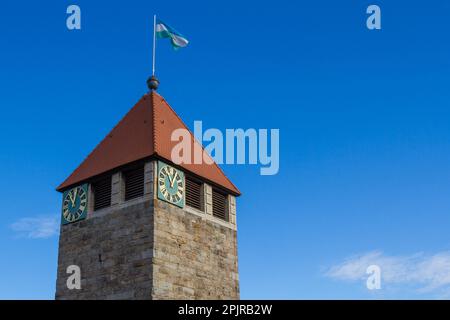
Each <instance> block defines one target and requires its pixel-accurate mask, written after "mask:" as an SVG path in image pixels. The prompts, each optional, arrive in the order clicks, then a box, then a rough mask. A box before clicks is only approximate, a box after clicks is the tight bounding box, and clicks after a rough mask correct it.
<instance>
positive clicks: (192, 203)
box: [186, 177, 203, 211]
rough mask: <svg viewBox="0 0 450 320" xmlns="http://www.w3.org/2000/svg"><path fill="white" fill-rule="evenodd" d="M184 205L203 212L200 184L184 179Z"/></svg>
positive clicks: (187, 178) (190, 179)
mask: <svg viewBox="0 0 450 320" xmlns="http://www.w3.org/2000/svg"><path fill="white" fill-rule="evenodd" d="M186 205H188V206H189V207H192V208H195V209H197V210H201V211H203V188H202V183H201V182H199V181H195V180H193V179H192V178H190V177H186Z"/></svg>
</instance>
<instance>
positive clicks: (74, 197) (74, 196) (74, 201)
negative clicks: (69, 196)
mask: <svg viewBox="0 0 450 320" xmlns="http://www.w3.org/2000/svg"><path fill="white" fill-rule="evenodd" d="M77 194H78V189H75V194H74V195H73V206H75V204H76V201H77Z"/></svg>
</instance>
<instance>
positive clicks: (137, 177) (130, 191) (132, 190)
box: [123, 166, 144, 201]
mask: <svg viewBox="0 0 450 320" xmlns="http://www.w3.org/2000/svg"><path fill="white" fill-rule="evenodd" d="M123 175H124V179H125V201H127V200H131V199H134V198H138V197H142V196H143V195H144V166H141V167H139V168H136V169H132V170H128V171H125V172H124V174H123Z"/></svg>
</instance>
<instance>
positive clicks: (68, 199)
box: [61, 184, 88, 224]
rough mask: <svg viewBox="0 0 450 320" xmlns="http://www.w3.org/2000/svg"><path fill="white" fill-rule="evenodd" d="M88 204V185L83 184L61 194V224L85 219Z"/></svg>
mask: <svg viewBox="0 0 450 320" xmlns="http://www.w3.org/2000/svg"><path fill="white" fill-rule="evenodd" d="M87 204H88V185H87V184H83V185H80V186H76V187H74V188H72V189H69V190H67V191H65V192H64V193H63V204H62V219H61V221H62V224H68V223H72V222H76V221H79V220H83V219H85V218H86V214H87V208H88V206H87Z"/></svg>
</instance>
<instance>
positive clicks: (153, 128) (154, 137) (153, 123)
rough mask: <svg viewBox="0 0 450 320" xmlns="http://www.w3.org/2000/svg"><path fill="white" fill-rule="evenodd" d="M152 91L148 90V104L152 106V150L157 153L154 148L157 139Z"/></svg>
mask: <svg viewBox="0 0 450 320" xmlns="http://www.w3.org/2000/svg"><path fill="white" fill-rule="evenodd" d="M154 93H155V92H154V91H151V92H150V105H151V107H152V133H153V134H152V136H153V137H152V139H153V141H152V144H153V150H154V152H155V153H156V154H157V153H158V152H157V151H156V150H157V148H156V145H157V141H158V140H157V139H156V133H157V132H156V121H155V118H156V117H155V101H154V99H155V97H154Z"/></svg>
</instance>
